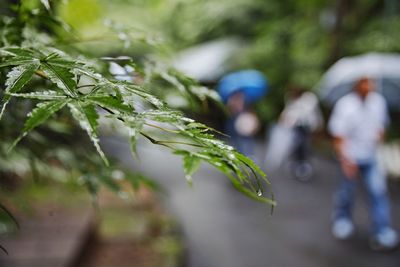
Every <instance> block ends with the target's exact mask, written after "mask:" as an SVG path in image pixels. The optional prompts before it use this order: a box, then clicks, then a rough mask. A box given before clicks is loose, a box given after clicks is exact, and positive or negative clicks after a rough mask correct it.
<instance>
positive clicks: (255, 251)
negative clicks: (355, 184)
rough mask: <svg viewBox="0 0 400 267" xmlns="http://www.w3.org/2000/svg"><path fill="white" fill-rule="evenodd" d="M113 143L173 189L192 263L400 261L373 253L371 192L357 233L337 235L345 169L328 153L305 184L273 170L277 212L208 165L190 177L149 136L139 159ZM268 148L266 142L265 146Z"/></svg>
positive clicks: (387, 265) (397, 221) (307, 266)
mask: <svg viewBox="0 0 400 267" xmlns="http://www.w3.org/2000/svg"><path fill="white" fill-rule="evenodd" d="M103 146H104V148H105V150H106V151H107V152H109V153H110V154H112V155H114V156H116V157H117V158H118V159H119V160H120V161H121V162H123V163H124V164H125V165H126V166H128V167H129V168H131V169H132V170H134V171H138V170H141V171H143V172H144V174H146V175H148V176H150V177H152V178H154V179H155V180H156V181H157V182H159V183H160V184H162V185H163V186H164V188H165V190H166V195H164V196H163V199H164V201H165V205H166V207H167V208H168V209H169V211H170V212H171V213H173V214H174V215H175V216H176V217H177V218H178V220H180V222H181V224H182V227H183V230H184V234H185V239H186V243H187V252H188V256H187V265H186V267H265V266H268V267H286V266H287V267H291V266H297V267H314V266H315V267H325V266H326V267H331V266H332V267H333V266H341V267H347V266H349V267H372V266H379V267H398V266H400V249H399V250H397V251H394V252H391V253H378V252H373V251H371V250H370V249H369V247H368V226H369V225H368V222H369V221H368V214H367V211H368V210H367V206H366V201H365V200H366V196H365V194H364V193H363V191H362V190H359V192H358V197H357V203H356V206H355V213H354V217H355V222H356V227H357V233H356V235H355V237H354V238H353V240H349V241H347V242H340V241H337V240H335V239H334V238H333V237H331V235H330V213H331V202H332V192H333V191H334V189H335V187H336V185H337V179H336V177H337V176H336V175H337V168H336V166H335V164H334V162H333V161H332V160H331V159H329V158H327V157H319V158H316V159H315V164H316V175H315V178H314V180H313V181H311V182H308V183H301V182H298V181H296V180H293V179H292V178H290V177H289V176H288V175H287V173H285V171H270V170H267V173H268V176H269V179H270V180H271V181H272V183H273V191H274V193H275V196H276V199H277V201H278V206H277V207H276V209H275V211H274V214H273V215H272V216H271V215H270V209H269V207H268V206H266V205H264V204H260V203H256V202H254V201H252V200H250V199H248V198H247V197H245V196H243V195H241V194H240V193H238V192H237V191H235V190H234V189H233V187H232V186H231V185H230V183H229V181H228V180H227V179H226V178H225V177H224V176H223V175H222V174H221V173H219V172H218V171H216V170H214V169H213V168H212V167H210V166H207V165H204V166H202V168H201V169H200V171H199V172H198V173H197V174H195V176H194V185H193V188H191V187H189V186H188V185H187V184H186V181H185V179H184V175H183V171H182V163H181V161H180V158H178V157H176V156H174V155H171V154H170V153H169V151H167V150H165V149H164V148H159V147H156V146H154V145H150V144H147V143H141V144H139V146H138V154H139V155H140V159H139V160H133V159H132V156H131V153H130V151H129V145H128V144H127V143H126V142H125V141H123V140H122V139H119V138H114V137H113V138H111V137H107V138H105V141H104V144H103ZM260 147H262V146H260ZM390 186H391V187H390V188H391V191H392V203H393V205H392V210H393V214H394V218H393V222H394V227H395V228H396V229H397V230H400V198H399V196H400V192H399V191H400V190H399V189H397V190H396V187H398V188H400V184H399V183H391V185H390Z"/></svg>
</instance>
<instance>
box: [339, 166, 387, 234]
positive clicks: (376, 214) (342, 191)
mask: <svg viewBox="0 0 400 267" xmlns="http://www.w3.org/2000/svg"><path fill="white" fill-rule="evenodd" d="M357 165H358V168H359V171H360V175H361V180H362V182H363V183H364V185H365V187H366V189H367V194H368V197H369V204H370V208H369V209H370V213H371V218H372V234H374V235H376V234H378V233H380V232H381V231H382V230H383V229H385V228H387V227H390V204H389V198H388V193H387V188H386V177H385V176H384V175H383V173H382V172H381V171H380V169H379V167H378V164H377V162H376V161H371V162H368V163H361V164H357ZM357 180H358V179H355V180H350V179H348V178H347V177H345V176H344V175H343V177H342V181H341V185H340V187H339V190H338V192H337V194H336V198H335V212H334V218H335V219H340V218H347V219H350V220H351V211H352V208H353V204H354V194H355V189H356V183H357Z"/></svg>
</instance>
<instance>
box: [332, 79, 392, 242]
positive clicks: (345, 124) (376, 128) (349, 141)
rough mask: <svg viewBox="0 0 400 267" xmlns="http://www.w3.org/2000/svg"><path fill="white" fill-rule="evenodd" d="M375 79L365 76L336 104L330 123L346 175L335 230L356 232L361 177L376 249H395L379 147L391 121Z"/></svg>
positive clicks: (342, 235)
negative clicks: (356, 195)
mask: <svg viewBox="0 0 400 267" xmlns="http://www.w3.org/2000/svg"><path fill="white" fill-rule="evenodd" d="M374 89H375V84H374V82H373V81H372V80H371V79H368V78H361V79H360V80H358V81H357V82H356V84H355V86H354V90H353V92H351V93H349V94H347V95H345V96H344V97H342V98H341V99H339V100H338V102H337V103H336V105H335V107H334V109H333V111H332V115H331V118H330V120H329V123H328V128H329V132H330V133H331V135H332V136H333V139H334V141H333V142H334V148H335V151H336V154H337V157H338V159H339V162H340V166H341V170H342V172H343V178H342V181H341V184H340V187H339V190H338V192H337V194H336V198H335V207H334V214H333V216H334V218H333V219H334V221H333V225H332V233H333V235H334V236H335V237H336V238H338V239H348V238H349V237H350V236H351V235H352V234H353V232H354V224H353V220H352V216H351V213H352V207H353V202H354V193H355V189H356V184H357V181H358V180H362V182H363V183H364V185H365V187H366V189H367V193H368V196H369V199H370V212H371V218H372V231H371V234H372V237H371V242H370V245H371V247H372V248H373V249H393V248H394V247H396V246H397V244H398V236H397V233H396V232H395V231H394V230H393V229H392V227H391V225H390V204H389V199H388V193H387V188H386V177H385V175H384V174H383V173H382V171H381V170H380V169H379V166H378V164H377V159H376V156H377V153H376V152H377V148H378V145H379V143H380V142H381V141H382V139H383V136H384V132H385V127H386V125H387V123H388V118H389V117H388V112H387V106H386V102H385V99H384V98H383V97H382V96H381V95H380V94H379V93H377V92H375V91H374Z"/></svg>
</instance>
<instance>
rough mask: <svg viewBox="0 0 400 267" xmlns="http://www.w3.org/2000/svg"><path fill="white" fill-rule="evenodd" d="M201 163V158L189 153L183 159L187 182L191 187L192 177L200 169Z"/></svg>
mask: <svg viewBox="0 0 400 267" xmlns="http://www.w3.org/2000/svg"><path fill="white" fill-rule="evenodd" d="M200 163H201V160H200V158H198V157H196V156H194V155H193V154H191V153H187V154H186V155H185V156H184V157H183V170H184V172H185V177H186V180H187V182H188V183H189V184H190V185H191V184H192V175H193V174H194V173H195V172H196V171H197V170H198V169H199V167H200Z"/></svg>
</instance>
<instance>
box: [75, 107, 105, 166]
mask: <svg viewBox="0 0 400 267" xmlns="http://www.w3.org/2000/svg"><path fill="white" fill-rule="evenodd" d="M68 107H69V108H70V110H71V113H72V116H73V117H74V118H75V120H77V121H78V122H79V125H80V126H81V128H82V129H84V130H85V131H86V133H87V134H88V135H89V138H90V140H91V141H92V143H93V144H94V146H95V148H96V150H97V152H98V153H99V155H100V157H101V158H102V160H103V161H104V163H105V164H106V165H108V160H107V158H106V156H105V155H104V152H103V151H102V150H101V148H100V144H99V141H100V140H99V136H98V133H97V127H98V122H97V120H98V118H99V115H98V114H97V112H96V109H95V107H94V106H93V105H83V104H82V103H80V102H78V101H75V102H73V103H69V104H68Z"/></svg>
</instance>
